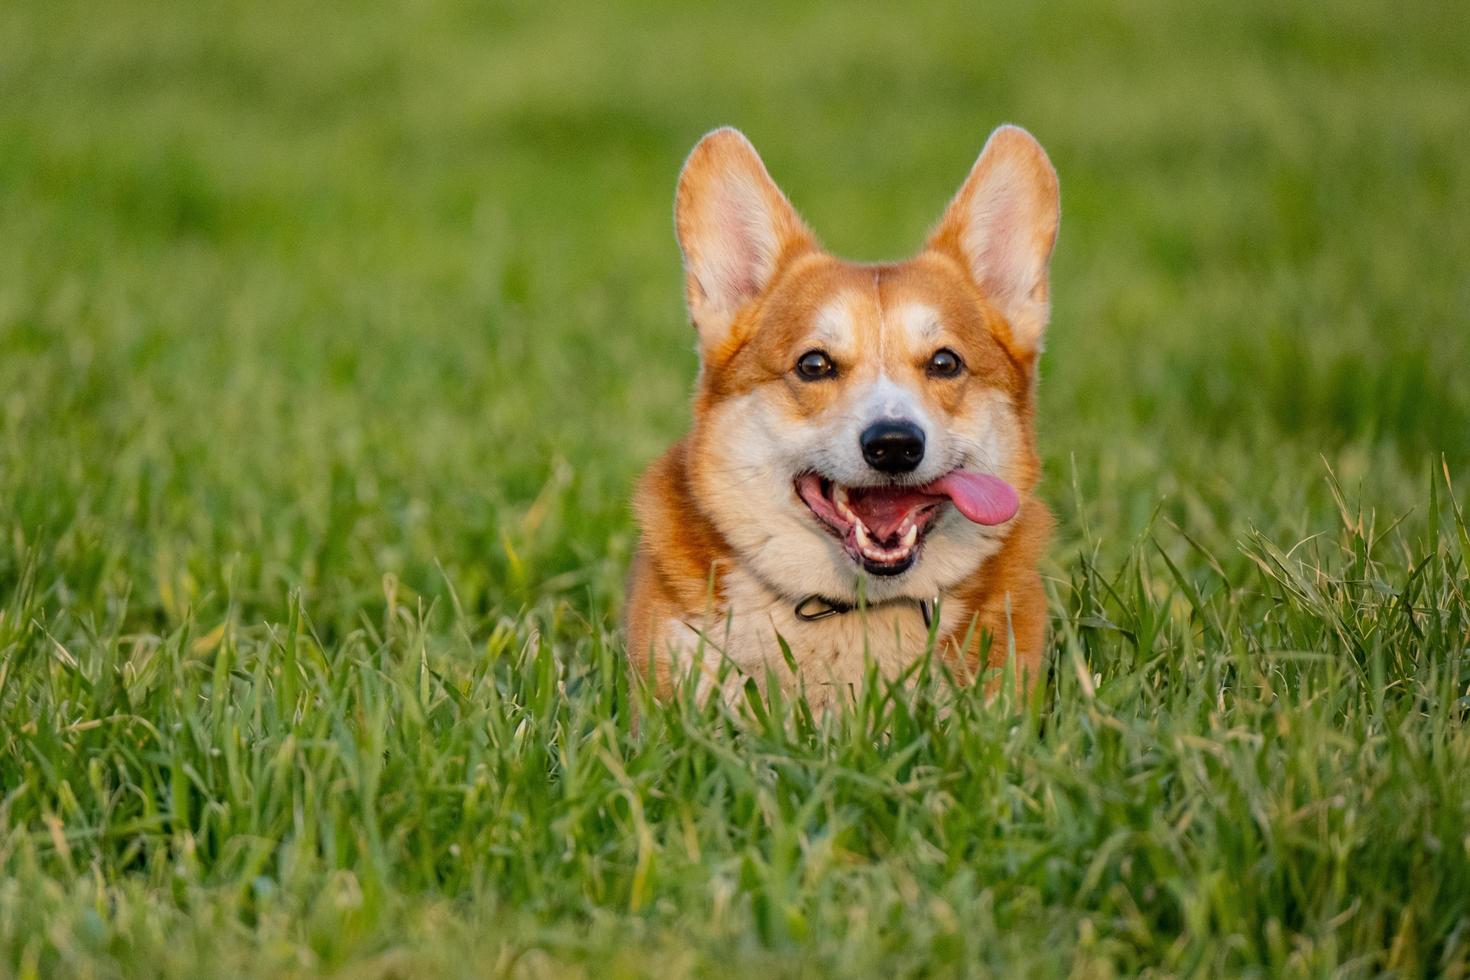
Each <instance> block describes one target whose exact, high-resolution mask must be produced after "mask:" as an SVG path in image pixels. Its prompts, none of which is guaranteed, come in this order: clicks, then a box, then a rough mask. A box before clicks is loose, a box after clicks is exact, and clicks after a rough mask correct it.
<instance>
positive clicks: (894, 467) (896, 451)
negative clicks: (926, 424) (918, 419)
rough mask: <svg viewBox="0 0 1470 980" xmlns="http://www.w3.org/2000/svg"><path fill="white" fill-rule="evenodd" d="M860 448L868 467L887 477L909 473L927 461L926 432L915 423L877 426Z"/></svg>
mask: <svg viewBox="0 0 1470 980" xmlns="http://www.w3.org/2000/svg"><path fill="white" fill-rule="evenodd" d="M858 444H859V445H861V446H862V447H863V459H866V460H867V461H868V465H869V466H871V467H872V468H873V469H875V470H882V471H883V472H884V473H907V472H908V471H909V470H911V469H913V468H914V467H915V466H918V465H919V461H920V460H922V459H923V458H924V430H923V429H921V428H919V427H918V426H917V425H915V424H914V423H912V422H874V423H873V424H872V425H870V426H868V427H867V428H866V429H864V430H863V434H862V435H860V436H858Z"/></svg>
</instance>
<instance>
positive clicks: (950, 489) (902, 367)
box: [676, 127, 1058, 601]
mask: <svg viewBox="0 0 1470 980" xmlns="http://www.w3.org/2000/svg"><path fill="white" fill-rule="evenodd" d="M676 220H677V228H678V233H679V241H680V246H681V248H682V250H683V253H684V258H685V271H686V294H687V298H688V301H689V308H690V312H691V315H692V318H693V320H694V324H695V327H696V329H697V330H698V334H699V349H700V355H701V372H700V382H699V389H698V395H697V397H696V401H695V428H694V433H693V438H692V443H691V445H692V449H693V452H692V453H691V471H692V481H693V484H694V493H695V497H696V500H695V501H694V503H695V504H696V505H698V506H700V507H701V508H702V509H703V511H704V512H705V513H706V514H707V515H708V517H709V518H710V520H712V521H713V523H714V524H715V525H716V527H717V528H718V529H719V530H720V532H721V533H722V534H723V535H724V536H725V538H726V540H727V541H728V542H729V543H730V545H731V547H732V548H733V549H734V550H735V552H736V553H737V554H738V556H739V557H740V559H741V560H743V561H744V562H745V563H746V564H747V565H748V566H749V567H750V568H751V569H753V570H754V572H755V573H756V574H757V575H758V576H759V577H760V578H761V579H763V580H764V581H765V582H766V583H767V584H768V585H770V586H772V587H773V588H775V589H777V590H778V591H781V592H784V593H786V594H788V595H795V596H800V595H805V594H809V593H818V594H820V595H823V596H827V597H829V598H834V599H845V600H848V601H851V600H853V599H855V598H856V596H857V595H858V593H859V592H860V591H861V592H862V593H863V594H865V595H866V596H867V597H868V598H869V599H872V600H875V601H881V600H883V599H887V598H894V597H898V596H912V597H915V598H928V597H931V596H933V595H935V594H937V593H939V592H941V591H942V590H944V589H945V588H947V587H950V586H952V585H954V584H955V583H957V582H959V581H960V580H961V579H963V578H965V577H967V576H968V575H970V574H971V573H973V572H974V571H975V569H976V568H977V567H978V566H979V564H980V563H981V562H982V561H984V559H985V558H986V557H988V556H989V555H990V554H991V553H993V552H994V551H995V550H996V549H997V548H998V547H999V544H1000V542H1001V540H1002V539H1003V538H1004V536H1005V533H1006V531H1007V529H1008V526H1009V524H1010V522H1011V520H1012V519H1013V518H1014V517H1015V515H1016V513H1017V512H1018V510H1019V507H1020V505H1021V495H1022V494H1023V493H1025V492H1027V491H1029V490H1030V489H1031V488H1032V487H1033V486H1034V485H1035V482H1036V478H1037V460H1036V454H1035V449H1034V436H1033V425H1032V415H1033V402H1034V399H1033V391H1034V379H1035V365H1036V359H1037V355H1038V353H1039V349H1040V342H1041V336H1042V332H1043V330H1044V328H1045V324H1046V319H1047V307H1048V302H1047V279H1046V270H1047V263H1048V260H1049V257H1050V254H1051V249H1052V244H1053V242H1054V240H1055V236H1056V230H1057V221H1058V208H1057V184H1056V175H1055V172H1054V171H1053V170H1052V168H1051V164H1050V163H1049V161H1048V160H1047V158H1046V155H1045V153H1044V152H1043V151H1042V149H1041V147H1040V146H1039V145H1038V144H1037V143H1036V141H1035V140H1034V139H1032V138H1031V137H1030V136H1029V135H1028V134H1026V133H1025V132H1024V131H1022V130H1019V129H1015V128H1013V127H1005V128H1002V129H1000V130H997V131H996V133H995V134H993V135H992V137H991V139H990V140H989V142H988V143H987V144H986V147H985V150H984V151H983V152H982V153H981V156H980V159H979V160H978V161H977V163H976V164H975V167H974V169H973V170H972V171H971V174H970V176H969V178H968V179H967V180H966V182H965V184H964V186H963V187H962V188H961V190H960V192H959V193H958V194H957V195H956V197H955V198H954V200H953V201H952V202H951V204H950V206H949V208H948V209H947V210H946V212H945V214H944V217H943V218H942V219H941V221H940V223H939V225H938V227H937V229H936V231H935V232H934V234H933V235H932V237H931V238H930V241H929V243H928V246H927V247H926V249H925V250H924V251H923V252H922V253H920V254H919V255H918V256H917V257H915V258H914V259H911V260H909V261H907V262H904V263H899V264H890V265H858V264H854V263H849V262H844V261H841V260H839V259H836V258H834V257H832V256H830V255H828V254H826V253H825V252H823V251H822V250H821V249H820V247H819V246H818V245H817V243H816V241H815V239H814V238H813V236H812V235H811V233H810V232H809V231H807V229H806V227H805V225H804V224H803V223H802V222H801V219H800V218H799V217H797V215H796V212H795V211H794V210H793V209H792V208H791V205H790V204H789V203H788V202H787V201H786V198H785V197H784V196H783V195H782V194H781V192H780V190H778V189H777V188H776V186H775V184H774V183H773V182H772V181H771V179H770V177H769V175H768V174H767V173H766V170H765V167H764V166H763V165H762V164H761V162H760V158H759V157H758V156H757V155H756V153H755V150H754V148H752V147H751V146H750V144H749V143H748V142H747V141H746V140H745V138H744V137H743V136H741V135H740V134H739V133H737V132H735V131H733V130H718V131H716V132H714V133H711V134H710V135H709V136H707V137H705V138H704V140H702V141H701V142H700V143H699V145H698V146H697V147H695V150H694V152H693V153H692V154H691V156H690V158H689V161H688V162H687V163H686V165H685V167H684V171H683V174H682V175H681V177H680V183H679V193H678V202H677V212H676Z"/></svg>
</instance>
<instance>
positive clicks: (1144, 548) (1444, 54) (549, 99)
mask: <svg viewBox="0 0 1470 980" xmlns="http://www.w3.org/2000/svg"><path fill="white" fill-rule="evenodd" d="M168 6H171V8H172V9H165V8H166V7H168ZM1467 78H1470V20H1467V18H1466V15H1465V12H1464V10H1463V9H1462V8H1461V7H1460V6H1459V5H1457V4H1454V3H1449V2H1443V3H1409V4H1407V5H1386V4H1374V3H1368V2H1362V3H1358V2H1332V3H1322V4H1310V5H1308V4H1302V5H1283V4H1279V3H1266V2H1255V0H1252V2H1247V3H1244V4H1242V3H1226V2H1223V0H1206V2H1203V3H1198V4H1169V3H1165V2H1163V0H1126V2H1121V3H1117V4H1109V5H1094V4H1085V3H1080V2H1076V0H1063V2H1061V3H1057V4H1050V5H1046V6H1045V7H1043V6H1041V5H1033V4H1029V3H1021V2H1003V3H997V4H987V5H985V6H984V7H979V6H975V7H962V6H960V5H954V6H946V5H942V4H939V5H935V4H904V5H900V4H892V5H877V4H872V5H869V4H850V5H828V6H820V7H819V6H809V5H805V4H799V5H798V4H790V3H774V2H771V3H767V2H763V0H762V2H756V3H745V4H740V5H738V6H737V5H730V6H727V7H715V6H707V7H702V6H699V5H691V4H675V3H647V4H639V5H636V7H634V6H630V7H627V8H625V9H623V10H622V11H617V10H615V9H613V7H612V6H611V5H603V4H596V5H594V4H584V5H578V6H573V5H551V4H532V3H529V2H515V3H506V4H494V5H491V4H470V3H451V2H441V0H422V2H416V3H403V4H385V5H371V6H370V5H349V4H346V3H319V4H310V5H297V4H286V3H280V2H276V0H267V2H256V3H245V2H239V3H236V2H220V3H214V4H208V5H197V4H183V3H176V4H172V5H164V4H159V3H150V2H143V0H117V2H114V3H108V4H84V3H80V2H73V0H19V2H11V3H7V4H4V5H0V976H16V977H33V976H75V977H88V976H96V977H108V976H132V975H139V976H141V975H147V976H167V977H198V976H208V975H218V976H252V975H260V976H266V975H283V974H296V975H302V976H307V975H316V974H319V973H326V974H334V975H340V976H348V977H404V978H409V977H423V976H436V975H446V976H477V975H501V974H510V975H517V976H528V977H561V976H571V977H576V976H586V977H603V976H633V975H643V974H655V975H659V976H671V977H679V976H716V975H763V976H770V977H776V976H868V975H881V976H887V977H892V976H950V975H969V974H994V975H1007V976H1010V975H1063V974H1075V975H1078V976H1108V975H1113V974H1124V975H1134V974H1139V973H1152V974H1159V975H1181V974H1182V975H1219V974H1231V975H1235V974H1256V975H1312V976H1316V975H1323V974H1328V973H1334V972H1341V973H1343V974H1347V975H1354V976H1370V975H1382V974H1392V975H1397V976H1420V975H1429V974H1443V975H1448V976H1464V975H1466V973H1467V972H1470V588H1467V579H1470V533H1467V527H1466V523H1465V517H1464V516H1462V515H1464V514H1465V512H1467V511H1470V506H1467V495H1466V488H1470V383H1467V378H1466V372H1467V368H1470V235H1467V234H1466V233H1465V228H1464V225H1465V218H1466V216H1467V215H1470V164H1467V161H1470V99H1467V94H1466V93H1467V81H1466V80H1467ZM1008 120H1009V121H1014V122H1018V123H1021V124H1023V125H1026V126H1028V127H1029V128H1031V129H1032V130H1033V131H1034V132H1035V133H1036V134H1037V136H1038V137H1039V138H1040V139H1041V141H1042V142H1043V144H1044V145H1045V146H1046V147H1047V148H1048V149H1049V151H1050V152H1051V154H1052V157H1053V159H1054V161H1055V163H1056V165H1057V168H1058V170H1059V171H1060V174H1061V180H1062V195H1063V221H1062V233H1061V239H1060V244H1059V248H1058V252H1057V255H1056V260H1055V265H1054V283H1055V292H1054V302H1055V317H1054V322H1053V328H1052V331H1051V333H1050V340H1049V349H1048V352H1047V354H1046V359H1045V362H1044V364H1045V366H1044V372H1043V374H1044V380H1043V392H1042V403H1043V407H1042V419H1043V424H1042V434H1041V438H1042V450H1043V455H1044V458H1045V461H1046V479H1045V482H1044V485H1043V488H1042V490H1043V495H1044V496H1045V498H1046V499H1047V500H1048V501H1049V503H1051V505H1052V506H1053V508H1054V509H1055V510H1056V512H1057V514H1058V517H1059V520H1060V530H1059V533H1058V537H1057V541H1056V544H1055V546H1054V548H1053V549H1052V555H1051V558H1050V560H1049V563H1048V565H1047V568H1046V575H1047V580H1048V587H1049V590H1050V593H1051V596H1052V612H1053V617H1054V624H1053V634H1054V654H1053V664H1054V668H1055V669H1054V671H1053V676H1052V678H1051V680H1050V682H1049V685H1048V688H1049V690H1048V703H1047V704H1046V706H1045V707H1044V708H1043V709H1040V710H1035V711H1026V710H1022V709H1020V708H1018V707H1017V706H1015V705H1011V704H1006V703H997V704H995V705H992V706H989V707H987V706H985V705H983V704H982V703H980V702H979V700H978V699H977V698H975V697H974V696H972V695H971V694H969V693H966V692H959V693H955V692H953V691H951V690H948V689H947V688H946V687H945V685H944V683H943V681H942V679H940V678H934V677H927V676H926V677H923V678H920V679H919V680H918V682H916V683H915V685H914V686H913V687H912V689H901V690H890V689H885V688H884V686H883V685H881V684H877V683H875V684H874V685H873V686H872V687H871V688H870V690H869V691H868V692H867V694H866V696H865V699H864V700H863V701H862V702H861V703H860V704H858V705H857V706H856V707H854V708H853V709H852V710H851V711H849V712H846V713H844V714H842V715H840V716H837V717H831V718H828V719H826V720H824V721H813V720H811V719H810V717H809V716H807V715H806V714H805V713H804V712H803V711H802V710H801V706H800V705H791V704H782V703H777V704H768V703H767V704H762V703H759V702H757V703H755V704H754V705H753V706H751V707H749V710H747V711H745V712H743V716H742V717H740V718H737V717H735V716H733V715H732V714H730V713H729V712H728V711H726V710H723V709H721V708H719V707H717V706H711V707H707V708H704V709H698V708H695V707H694V706H692V705H688V704H683V705H676V706H673V707H669V708H657V707H655V706H651V705H644V706H643V710H644V721H643V725H642V728H641V731H639V732H638V733H636V734H635V733H633V732H632V731H631V730H630V717H631V706H632V704H633V702H634V701H636V700H637V698H636V696H635V695H632V694H630V692H629V690H628V686H627V683H626V680H625V678H624V676H623V673H622V668H621V657H622V650H621V647H620V645H619V644H620V640H619V638H618V633H617V617H618V610H619V604H620V595H621V583H622V575H623V572H624V569H625V567H626V562H627V559H628V556H629V552H630V549H631V545H632V541H633V530H632V524H631V519H630V515H629V512H628V508H627V498H628V494H629V490H630V486H631V481H632V479H633V478H634V476H635V474H636V473H637V471H638V470H639V469H640V468H641V466H642V465H643V464H644V463H646V462H647V461H648V460H649V459H650V458H651V457H652V456H653V455H654V454H655V453H656V452H657V451H658V450H659V448H660V447H661V446H663V445H664V444H666V443H667V441H669V440H670V439H672V438H673V437H674V436H675V435H676V434H677V433H679V432H680V431H681V430H682V428H683V426H684V425H685V421H686V418H687V397H688V392H689V391H690V386H691V381H692V377H693V372H694V368H695V364H694V356H693V352H692V347H693V338H692V333H691V330H690V328H689V326H688V324H687V322H686V318H685V316H684V314H683V311H682V308H681V295H680V276H679V270H678V256H677V251H676V248H675V245H674V242H673V237H672V228H671V219H670V210H671V201H672V192H673V182H674V178H675V175H676V173H677V170H678V167H679V164H680V162H681V160H682V157H683V154H684V153H685V152H686V151H687V149H688V148H689V147H690V146H691V145H692V144H693V142H694V140H695V139H696V138H697V137H698V136H699V135H700V134H701V133H702V132H703V131H704V130H706V129H708V128H711V127H713V126H714V125H717V124H721V123H733V124H736V125H739V126H741V127H742V128H744V129H745V130H746V132H748V133H749V134H750V136H751V137H752V138H753V140H754V141H755V143H756V144H757V146H759V147H760V148H761V149H762V151H763V153H764V154H765V156H766V160H767V163H768V164H769V166H770V167H771V169H772V171H773V172H774V174H775V176H776V178H777V179H778V180H779V181H780V182H781V183H782V184H783V185H784V186H785V188H786V189H787V191H788V193H790V195H791V196H792V198H793V199H794V201H795V202H796V204H797V206H798V207H799V208H801V209H802V211H803V212H804V214H805V215H806V217H807V218H808V219H809V220H810V222H811V223H812V224H813V226H814V227H815V228H816V229H818V231H819V233H820V234H822V236H823V237H824V239H825V241H826V243H827V244H828V245H829V246H830V247H831V248H832V249H833V250H834V251H836V252H838V253H839V254H844V255H848V256H852V257H856V258H872V259H876V258H885V257H894V256H898V255H901V254H904V253H906V252H907V251H909V250H911V249H913V248H914V247H915V246H916V245H917V244H918V243H919V242H920V240H921V238H922V235H923V232H924V230H925V228H926V227H927V225H928V224H929V223H930V222H931V221H932V220H933V219H934V218H935V217H936V216H937V215H938V213H939V209H940V208H941V206H942V205H943V203H944V201H945V200H946V199H947V198H948V196H949V194H950V193H951V192H952V191H953V190H954V189H955V188H956V187H957V186H958V184H959V181H960V180H961V179H962V177H963V175H964V174H965V172H966V170H967V169H968V167H969V165H970V163H971V161H972V160H973V158H974V156H975V154H976V153H977V152H978V150H979V148H980V145H981V143H982V141H983V140H984V137H985V135H986V134H987V133H988V132H989V130H990V129H991V128H992V127H993V126H994V125H995V124H997V123H999V122H1002V121H1008Z"/></svg>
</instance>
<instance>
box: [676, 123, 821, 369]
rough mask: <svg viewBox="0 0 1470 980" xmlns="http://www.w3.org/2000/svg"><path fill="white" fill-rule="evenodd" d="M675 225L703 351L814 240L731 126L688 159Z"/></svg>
mask: <svg viewBox="0 0 1470 980" xmlns="http://www.w3.org/2000/svg"><path fill="white" fill-rule="evenodd" d="M674 226H675V230H676V232H677V233H678V236H679V248H680V250H681V251H682V252H683V253H684V291H685V294H686V296H687V298H688V301H689V315H690V317H691V318H692V319H693V320H694V326H695V328H696V329H697V330H698V331H699V346H700V349H701V351H708V350H710V349H712V348H713V347H714V346H715V345H717V344H719V343H721V342H723V341H724V340H725V338H726V336H727V335H728V333H729V329H730V325H731V323H732V322H733V321H734V319H735V315H736V314H737V313H739V312H740V310H741V308H742V307H744V306H745V305H746V304H747V303H749V302H751V301H752V300H754V299H756V298H757V297H758V296H760V295H761V294H762V293H764V292H765V290H766V287H767V286H769V285H770V284H771V280H772V279H773V278H774V277H775V274H776V270H777V269H779V268H780V267H781V263H782V262H783V261H786V260H787V259H789V258H790V257H791V256H794V255H796V254H798V253H799V252H802V251H806V250H807V249H810V248H813V247H815V244H816V243H815V240H814V239H813V238H812V235H811V232H809V231H807V228H806V225H805V224H803V223H802V220H801V218H800V217H798V216H797V214H796V209H795V208H793V207H792V206H791V203H790V202H789V201H787V200H786V195H784V194H782V193H781V189H780V188H778V187H777V186H776V183H775V181H773V180H771V175H770V174H769V173H767V172H766V167H765V164H763V163H761V158H760V155H759V154H757V153H756V152H755V147H753V146H751V145H750V141H749V140H748V139H746V138H745V136H744V135H742V134H741V133H740V131H739V130H736V129H731V128H729V127H726V128H724V129H717V130H715V131H714V132H712V133H709V134H708V135H706V136H705V137H704V138H703V139H702V140H700V141H699V143H698V144H697V145H696V146H695V147H694V150H693V152H691V153H690V154H689V159H688V160H687V161H685V163H684V169H683V171H682V172H681V173H680V174H679V191H678V195H677V197H676V199H675V203H674Z"/></svg>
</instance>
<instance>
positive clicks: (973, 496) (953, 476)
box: [924, 470, 1021, 524]
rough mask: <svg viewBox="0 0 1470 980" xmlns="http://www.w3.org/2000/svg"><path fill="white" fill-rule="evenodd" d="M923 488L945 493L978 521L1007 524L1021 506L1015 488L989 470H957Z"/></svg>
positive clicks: (957, 506)
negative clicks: (987, 471) (984, 471)
mask: <svg viewBox="0 0 1470 980" xmlns="http://www.w3.org/2000/svg"><path fill="white" fill-rule="evenodd" d="M924 489H925V490H927V491H928V492H930V493H935V494H941V493H942V494H944V495H945V496H946V497H948V498H949V499H950V500H951V501H953V502H954V505H955V509H956V510H958V511H959V512H960V513H961V514H964V515H965V516H966V517H968V518H969V519H970V520H972V521H974V522H975V523H976V524H1004V523H1005V522H1006V521H1008V520H1010V519H1011V518H1012V517H1015V516H1016V511H1018V510H1020V509H1021V498H1020V497H1019V496H1017V494H1016V488H1015V487H1013V486H1011V485H1010V484H1009V483H1007V482H1006V481H1004V480H1002V479H1001V478H1000V477H998V476H991V475H990V474H989V473H970V472H967V471H965V470H955V471H954V472H953V473H950V474H949V475H947V476H941V477H940V478H939V479H937V480H935V481H934V482H933V483H931V484H929V485H928V486H927V487H925V488H924Z"/></svg>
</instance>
